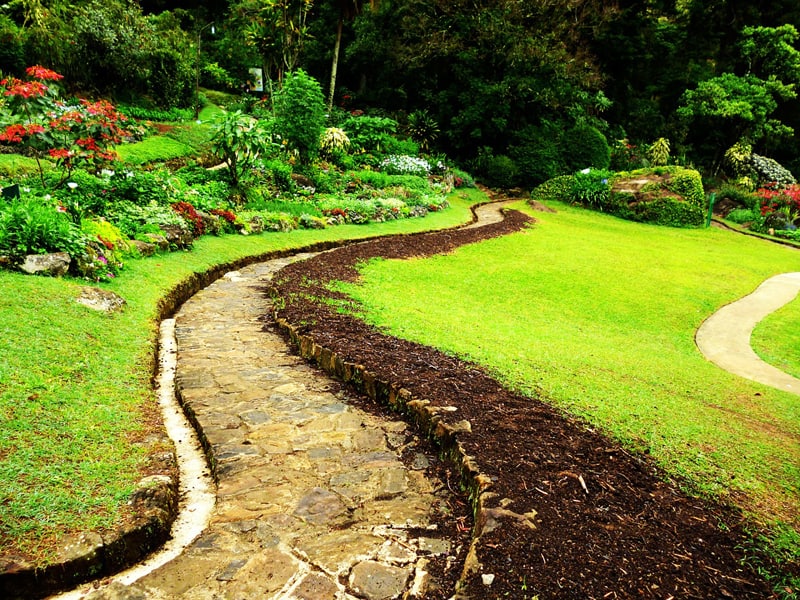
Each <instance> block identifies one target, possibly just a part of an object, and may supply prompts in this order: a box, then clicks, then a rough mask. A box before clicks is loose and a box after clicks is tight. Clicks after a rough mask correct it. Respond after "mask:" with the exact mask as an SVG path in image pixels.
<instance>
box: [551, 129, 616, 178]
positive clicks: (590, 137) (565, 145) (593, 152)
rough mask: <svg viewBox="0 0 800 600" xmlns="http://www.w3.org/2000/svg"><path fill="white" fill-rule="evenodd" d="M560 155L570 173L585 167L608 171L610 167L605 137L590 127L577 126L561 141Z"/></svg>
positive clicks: (609, 156) (609, 153)
mask: <svg viewBox="0 0 800 600" xmlns="http://www.w3.org/2000/svg"><path fill="white" fill-rule="evenodd" d="M561 149H562V155H563V157H564V162H565V163H566V166H567V168H568V169H569V170H571V171H577V170H579V169H584V168H586V167H591V168H594V169H608V168H609V166H611V149H610V148H609V146H608V141H607V140H606V136H604V135H603V134H602V133H600V131H599V130H597V129H596V128H595V127H592V126H591V125H577V126H575V127H573V128H572V129H570V130H568V131H567V132H566V133H565V134H564V136H563V138H562V139H561Z"/></svg>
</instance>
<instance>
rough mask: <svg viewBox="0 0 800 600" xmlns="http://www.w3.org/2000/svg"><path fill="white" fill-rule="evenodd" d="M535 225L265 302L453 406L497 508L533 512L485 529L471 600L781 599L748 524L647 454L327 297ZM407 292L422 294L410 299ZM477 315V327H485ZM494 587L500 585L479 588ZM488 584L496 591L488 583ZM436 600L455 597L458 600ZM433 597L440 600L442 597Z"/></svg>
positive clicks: (318, 275) (519, 224) (308, 279)
mask: <svg viewBox="0 0 800 600" xmlns="http://www.w3.org/2000/svg"><path fill="white" fill-rule="evenodd" d="M531 222H532V219H531V218H530V217H529V216H527V215H525V214H523V213H520V212H517V211H507V212H506V218H505V220H503V221H502V222H500V223H496V224H492V225H487V226H484V227H479V228H473V229H456V230H448V231H443V232H434V233H425V234H416V235H401V236H392V237H388V238H383V239H378V240H374V241H369V242H362V243H356V244H352V245H349V246H345V247H343V248H340V249H337V250H333V251H329V252H325V253H322V254H320V255H318V256H316V257H314V258H312V259H310V260H306V261H303V262H299V263H295V264H293V265H290V266H289V267H286V268H285V269H283V270H282V271H281V272H280V273H279V274H278V276H277V277H276V278H275V280H274V281H273V282H272V283H271V286H270V289H269V290H268V293H270V294H271V295H272V296H274V297H277V298H279V299H280V302H279V303H278V305H279V306H280V305H282V308H280V310H279V311H278V316H279V317H281V318H284V319H286V320H287V321H288V322H289V323H292V324H294V325H295V326H301V328H302V330H303V333H306V334H308V335H311V336H312V337H313V338H314V340H315V341H316V342H317V343H318V344H319V345H321V346H324V347H326V348H328V349H330V350H332V351H334V352H336V353H337V354H339V355H340V356H342V357H343V358H344V360H347V361H351V362H354V363H358V364H363V365H367V366H368V367H369V369H370V370H371V371H372V372H374V373H375V374H376V375H377V376H378V377H380V378H381V379H383V380H386V381H391V382H395V383H397V384H399V385H400V386H402V387H404V388H406V389H408V390H409V391H410V392H411V393H412V394H413V396H414V397H415V398H422V399H426V400H429V401H430V402H431V404H432V405H434V406H450V407H456V408H457V410H456V411H454V412H453V413H452V414H453V415H454V416H453V419H454V420H458V421H460V420H462V419H466V420H468V421H469V423H470V425H471V432H463V433H460V434H459V440H460V441H461V443H462V445H463V447H464V449H465V450H466V452H467V454H469V455H472V456H474V457H475V459H476V460H477V462H478V465H479V466H480V470H481V472H482V473H485V474H487V475H488V476H490V477H491V480H492V485H491V491H492V492H495V493H496V494H497V496H496V499H497V504H496V506H498V507H499V506H502V507H503V508H504V509H505V508H507V509H509V510H512V511H514V513H517V514H525V513H530V512H531V511H535V512H536V517H535V525H536V527H535V528H528V527H512V528H508V527H499V528H497V529H496V530H494V531H484V532H483V535H482V536H481V538H480V544H478V545H477V559H478V562H479V563H480V569H479V570H477V571H473V572H471V573H470V574H469V575H468V576H466V577H465V578H464V581H462V586H464V588H463V589H462V594H463V595H465V596H467V597H472V598H480V599H483V598H486V599H489V598H530V599H533V598H535V597H536V596H537V595H538V597H539V598H540V599H541V600H544V599H545V598H547V599H551V598H564V599H572V598H586V599H620V598H648V599H649V598H653V599H660V600H670V599H675V600H677V599H694V598H704V599H710V598H714V599H724V598H737V599H743V598H774V597H776V596H775V595H773V593H772V591H771V589H770V586H769V585H768V583H767V582H765V581H764V579H763V578H761V577H760V576H759V575H758V574H757V573H755V572H754V571H753V570H752V569H751V568H749V567H748V566H747V563H745V561H744V560H743V558H744V556H743V553H742V550H741V547H742V545H743V544H744V543H745V541H746V539H747V538H746V536H745V534H744V532H743V529H742V527H743V522H744V520H743V519H742V517H741V515H740V514H739V513H737V512H736V511H734V510H731V509H728V508H724V507H720V506H716V505H712V504H709V503H707V502H705V501H703V500H700V499H697V498H693V497H691V496H688V495H687V494H686V493H684V492H682V491H681V490H680V489H679V488H678V486H677V485H676V484H675V482H673V481H670V480H669V478H668V477H666V475H665V474H664V473H663V472H661V471H660V470H659V469H658V468H657V467H656V466H655V465H654V463H653V461H652V460H650V459H649V458H648V457H646V456H640V455H636V454H633V453H631V452H629V451H627V450H625V449H624V448H622V447H621V446H620V445H619V444H618V443H616V442H614V441H612V440H610V439H608V438H607V437H604V436H603V435H600V434H599V433H598V432H595V431H593V430H592V429H591V428H590V427H588V426H587V425H586V424H585V423H583V422H581V421H580V420H578V419H575V418H571V417H570V416H568V415H564V414H563V413H561V412H559V411H558V410H556V409H555V408H553V407H552V406H550V405H548V404H547V403H546V402H544V401H543V400H541V399H537V398H529V397H524V396H521V395H518V394H515V393H512V392H509V391H508V390H506V389H504V388H503V387H502V386H501V385H499V384H498V383H497V382H496V381H495V380H493V379H492V378H491V377H489V376H488V375H487V374H486V373H484V372H483V371H482V370H481V369H480V368H478V367H476V366H475V365H471V364H468V363H465V362H463V361H461V360H459V359H457V358H454V357H451V356H447V355H444V354H443V353H441V352H438V351H436V350H433V349H431V348H428V347H424V346H421V345H419V344H415V343H411V342H407V341H404V340H399V339H396V338H393V337H389V336H386V335H384V334H382V333H380V332H379V331H376V330H375V329H374V328H372V327H371V326H368V325H366V324H364V323H363V322H362V321H360V320H358V319H357V318H354V317H352V316H350V315H346V314H341V313H339V312H337V311H336V310H335V308H332V306H331V304H330V303H327V302H323V300H324V299H333V300H336V301H339V302H341V301H346V300H347V299H346V298H343V297H342V296H341V295H340V294H338V293H336V292H332V291H330V290H329V289H328V287H327V286H328V284H329V283H330V282H332V281H338V280H343V281H354V280H356V279H357V277H358V270H357V265H358V264H359V263H361V262H364V261H366V260H369V259H370V258H373V257H385V258H395V259H403V258H408V257H422V256H431V255H434V254H440V253H445V252H449V251H451V250H453V249H454V248H456V247H458V246H461V245H463V244H469V243H474V242H478V241H481V240H484V239H488V238H491V237H495V236H500V235H506V234H509V233H513V232H516V231H519V230H520V229H521V228H524V227H526V226H528V225H529V224H531ZM410 293H413V291H411V292H410ZM476 317H480V316H479V315H476ZM484 575H493V576H494V577H493V578H492V577H488V578H487V577H483V576H484ZM487 581H491V583H490V585H487ZM440 593H441V595H440V596H436V597H441V598H448V597H450V596H452V594H453V590H452V589H450V590H441V592H440ZM433 597H434V596H431V598H433Z"/></svg>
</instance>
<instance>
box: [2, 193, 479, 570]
mask: <svg viewBox="0 0 800 600" xmlns="http://www.w3.org/2000/svg"><path fill="white" fill-rule="evenodd" d="M477 199H478V197H477V196H473V197H471V199H470V197H466V196H456V195H454V196H452V197H451V204H452V208H451V209H450V210H446V211H442V212H438V213H431V214H429V216H428V217H426V218H424V219H405V220H399V221H392V222H389V223H384V224H372V225H345V226H339V227H331V228H328V229H324V230H297V231H293V232H290V233H271V234H264V235H258V236H247V237H245V236H224V237H218V238H215V237H204V238H201V239H200V240H198V241H197V242H196V244H195V248H194V249H193V250H192V251H191V252H179V253H172V254H164V255H160V256H156V257H151V258H148V259H139V260H131V261H129V262H128V263H127V264H126V266H125V268H124V270H123V272H122V274H121V275H120V277H118V278H117V279H115V280H114V281H112V282H110V283H108V284H104V285H103V287H104V288H105V289H109V290H112V291H114V292H116V293H118V294H120V295H121V296H122V297H123V298H125V299H126V300H127V305H126V308H125V310H124V311H123V312H121V313H118V314H114V315H105V314H98V313H96V312H94V311H92V310H90V309H88V308H85V307H83V306H82V305H79V304H77V303H76V302H75V301H74V300H75V298H76V297H77V296H78V295H79V293H80V287H81V286H82V285H84V284H85V282H81V281H80V280H72V279H62V280H58V279H48V278H40V277H31V276H24V275H20V274H17V273H13V272H9V271H0V423H2V426H0V481H2V482H3V485H2V486H0V547H2V548H4V549H9V548H13V549H19V550H20V551H22V552H24V553H26V554H28V555H30V556H32V557H35V558H36V559H37V560H38V561H39V562H40V563H42V564H44V563H46V562H47V560H48V558H49V557H50V554H49V549H51V548H52V547H53V544H54V543H56V542H57V541H58V539H60V538H61V537H62V536H63V535H65V534H67V533H70V532H73V531H81V530H85V529H87V528H89V527H91V528H102V527H108V526H110V525H112V524H113V523H114V522H115V519H117V518H118V515H119V514H120V509H121V507H122V506H124V504H125V502H126V500H127V497H128V495H129V494H130V492H131V490H132V486H133V485H134V484H135V482H136V481H137V480H138V479H139V478H140V477H141V475H140V471H141V469H142V468H143V466H144V462H145V459H146V456H145V452H144V450H143V447H141V446H137V445H136V442H137V439H138V437H141V435H142V433H146V432H145V431H144V427H145V425H143V422H145V421H146V420H147V419H146V416H145V415H146V414H147V413H148V412H152V411H153V410H154V407H155V403H156V400H155V398H154V395H153V393H152V390H151V386H150V376H151V371H150V366H151V362H152V358H153V353H154V341H155V332H156V323H155V319H156V316H157V309H156V307H157V303H158V301H159V299H160V298H162V297H163V296H164V295H165V293H166V292H167V291H168V290H170V289H171V288H173V287H174V286H175V285H176V284H177V283H178V282H180V281H182V280H184V279H185V278H187V277H189V276H190V275H191V274H192V273H195V272H202V271H204V270H207V269H208V268H210V267H211V266H213V265H215V264H219V263H222V262H227V261H232V260H236V259H238V258H241V257H245V256H253V255H258V254H261V253H263V252H267V251H270V250H276V249H284V248H295V247H300V246H304V245H307V244H310V243H312V242H316V241H320V240H335V239H347V238H359V237H365V236H372V235H380V234H389V233H399V232H411V231H420V230H426V229H435V228H442V227H448V226H451V225H455V224H458V223H461V222H464V221H466V220H468V219H469V208H468V207H469V205H470V204H471V203H473V202H474V201H477Z"/></svg>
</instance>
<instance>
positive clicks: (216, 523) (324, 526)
mask: <svg viewBox="0 0 800 600" xmlns="http://www.w3.org/2000/svg"><path fill="white" fill-rule="evenodd" d="M302 258H304V256H296V257H292V258H288V259H279V260H275V261H270V262H267V263H260V264H257V265H253V266H250V267H247V268H244V269H241V270H240V271H236V272H233V273H228V274H227V275H226V276H224V277H223V278H222V279H220V280H219V281H217V282H216V283H214V284H212V285H211V286H209V287H208V288H206V289H205V290H202V291H201V292H200V293H198V294H197V295H195V296H194V297H193V298H191V299H190V300H189V301H188V302H187V303H186V304H185V305H184V306H183V307H182V309H181V310H180V312H179V313H178V315H177V317H176V337H177V343H178V367H177V388H178V392H179V394H180V396H181V398H182V400H183V401H184V403H185V406H186V409H187V412H188V414H189V415H190V418H193V419H195V420H196V422H197V425H198V429H199V430H200V431H201V436H202V437H203V438H204V442H205V444H206V446H207V447H208V449H209V454H210V457H211V463H212V467H213V470H214V472H215V474H216V477H217V479H218V489H217V499H216V507H215V509H214V512H213V514H212V517H211V521H210V524H209V527H208V528H207V530H206V531H205V532H204V533H203V534H202V535H201V536H200V537H198V538H197V539H196V540H195V541H194V542H193V543H192V544H191V545H190V546H189V547H188V548H187V550H186V551H185V552H184V553H183V554H182V555H181V556H179V557H178V558H177V559H175V560H174V561H172V562H170V563H168V564H166V565H164V566H163V567H161V568H159V569H157V570H155V571H154V572H152V573H150V574H149V575H147V576H145V577H143V578H142V579H140V580H138V581H137V582H135V583H133V584H131V585H124V584H122V583H118V582H117V583H112V584H111V585H108V586H105V587H102V588H100V589H97V590H96V591H94V592H92V593H90V594H89V595H88V596H86V597H87V598H91V599H93V600H112V599H128V600H134V599H135V600H143V599H149V598H153V599H166V598H185V599H191V600H193V599H198V600H199V599H212V598H213V599H217V598H219V599H223V598H224V599H236V600H240V599H250V598H258V599H263V600H267V599H276V600H278V599H281V600H283V599H287V600H288V599H292V598H294V599H299V600H301V599H302V600H312V599H313V600H328V599H331V600H333V599H337V600H348V599H355V598H360V599H366V600H384V599H385V600H388V599H390V598H421V597H424V595H425V590H426V586H428V585H431V581H430V577H429V576H428V575H427V573H426V564H427V563H428V561H429V560H431V559H432V558H433V557H438V560H442V559H444V560H454V559H452V558H449V555H450V553H451V548H450V542H449V541H448V540H447V539H442V538H441V536H437V530H436V526H435V525H434V524H432V521H433V517H434V516H435V515H436V513H437V511H443V512H446V508H445V507H446V501H447V496H446V495H445V491H446V486H444V485H442V484H441V482H440V481H438V480H436V479H433V478H431V477H429V476H428V475H427V474H426V469H427V468H428V466H429V465H430V461H431V460H433V459H432V458H431V457H429V456H426V455H425V454H424V453H422V452H421V451H419V449H417V447H416V444H417V440H416V438H415V437H414V434H413V433H412V432H411V431H409V430H408V428H407V426H406V424H405V423H404V422H402V421H396V420H391V419H387V418H385V417H384V418H378V417H375V416H373V415H371V414H368V413H366V412H364V411H363V410H360V409H359V408H357V407H356V406H355V405H353V404H352V403H351V402H350V400H349V398H348V396H347V395H346V393H344V392H342V391H340V387H339V386H338V385H337V384H335V383H334V382H332V381H331V380H329V379H327V378H325V377H324V376H322V375H321V374H320V372H319V371H317V370H315V369H313V368H312V367H310V366H309V365H307V364H306V363H305V362H303V361H302V360H301V359H299V358H297V357H296V356H294V355H293V354H291V353H290V351H289V349H288V348H287V346H286V343H285V342H284V340H283V338H281V337H280V336H278V335H277V334H273V333H269V332H264V331H263V323H262V321H261V318H262V317H263V315H265V314H268V313H269V312H270V303H269V301H268V300H267V299H265V298H264V297H263V295H262V293H261V291H260V288H261V287H263V282H264V281H265V280H266V279H268V278H269V277H271V275H272V274H273V273H274V272H275V271H277V270H278V269H280V268H281V267H282V266H284V265H285V264H287V263H288V262H289V261H293V260H299V259H302ZM401 453H405V455H406V456H410V457H412V459H413V461H412V465H411V466H410V467H406V466H405V465H404V463H403V462H402V461H401ZM454 568H455V566H454Z"/></svg>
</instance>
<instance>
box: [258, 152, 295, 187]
mask: <svg viewBox="0 0 800 600" xmlns="http://www.w3.org/2000/svg"><path fill="white" fill-rule="evenodd" d="M264 168H265V169H267V171H269V174H270V177H271V178H272V183H273V184H274V185H275V187H276V188H277V189H278V190H280V191H281V192H293V191H294V187H295V186H294V180H293V179H292V166H291V165H289V164H286V163H285V162H283V161H282V160H279V159H272V160H268V161H265V162H264Z"/></svg>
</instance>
